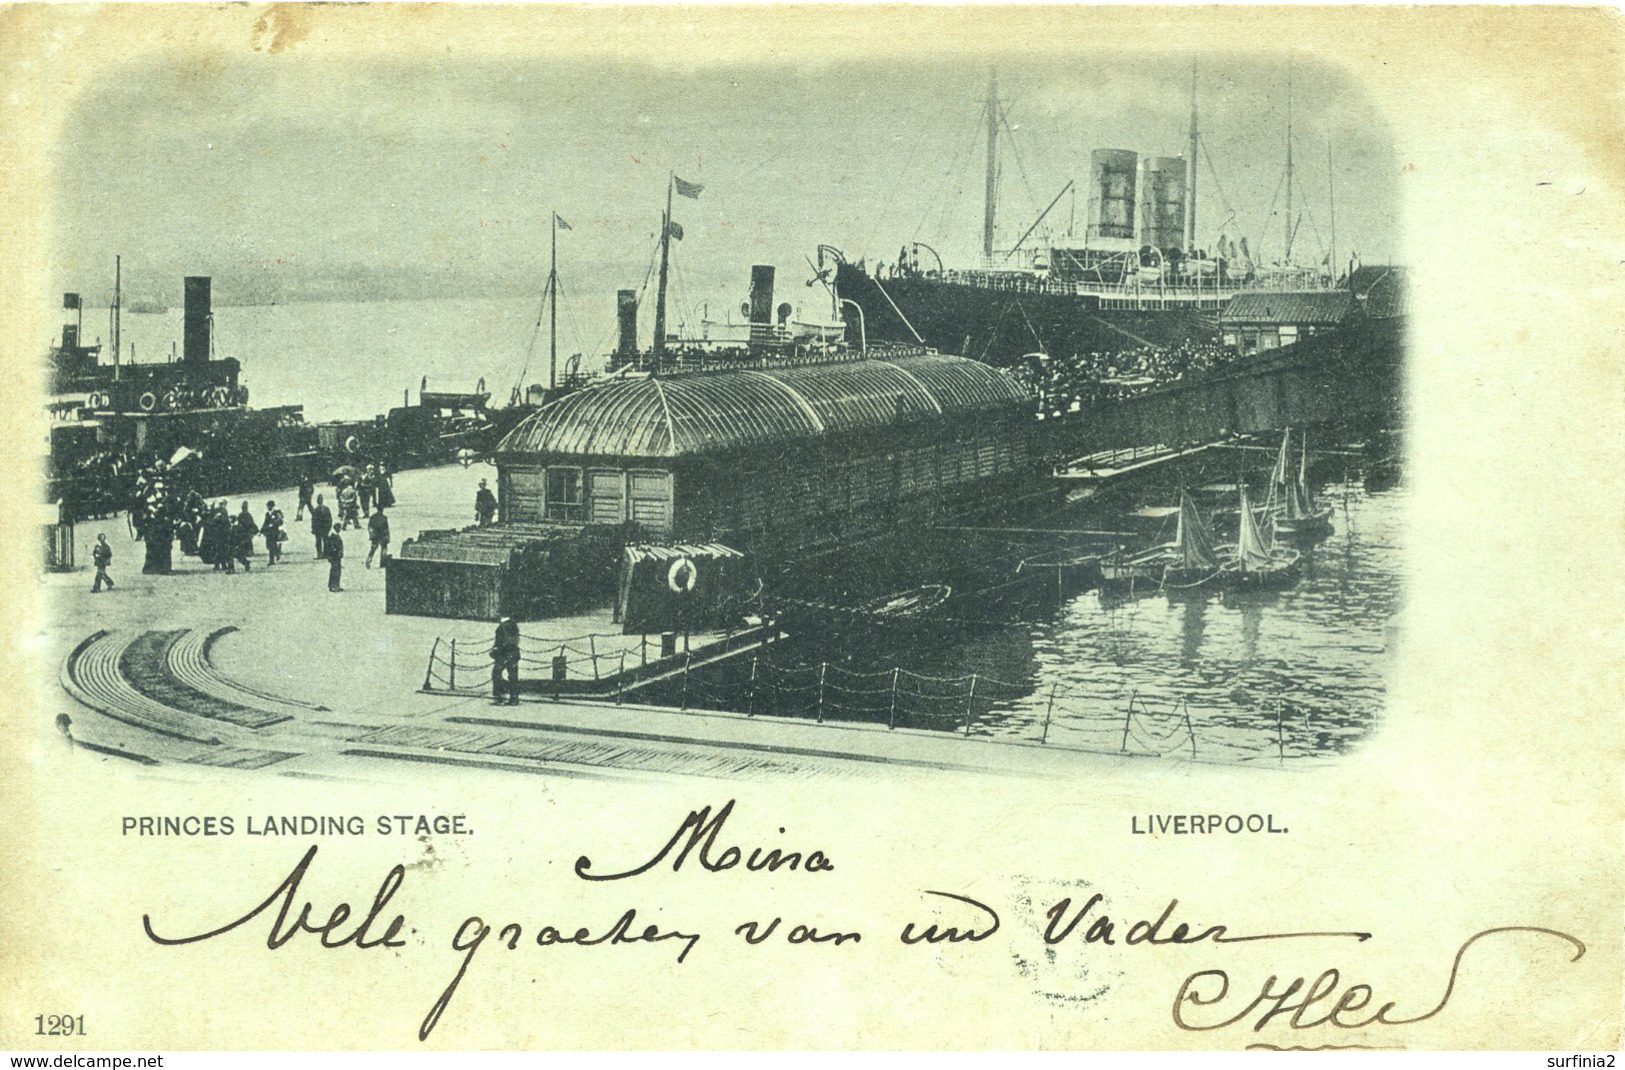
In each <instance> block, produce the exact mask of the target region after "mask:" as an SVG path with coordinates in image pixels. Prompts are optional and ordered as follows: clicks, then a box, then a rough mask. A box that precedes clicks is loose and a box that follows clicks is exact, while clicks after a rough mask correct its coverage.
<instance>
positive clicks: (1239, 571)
mask: <svg viewBox="0 0 1625 1070" xmlns="http://www.w3.org/2000/svg"><path fill="white" fill-rule="evenodd" d="M1219 556H1220V558H1221V559H1222V560H1223V562H1224V583H1225V586H1226V587H1227V588H1228V589H1230V590H1253V591H1258V590H1275V589H1278V588H1281V587H1286V586H1288V585H1290V584H1292V583H1294V582H1296V580H1297V578H1298V566H1299V555H1298V551H1296V550H1292V549H1288V548H1287V547H1284V546H1277V545H1275V538H1274V535H1273V533H1272V532H1271V531H1270V528H1269V526H1268V525H1267V524H1266V525H1265V526H1264V527H1262V528H1261V527H1260V526H1259V523H1258V517H1257V514H1255V513H1254V512H1253V509H1252V507H1251V505H1249V504H1248V501H1247V488H1246V487H1242V488H1241V532H1240V534H1239V535H1238V536H1237V538H1236V544H1235V545H1234V546H1225V547H1220V549H1219Z"/></svg>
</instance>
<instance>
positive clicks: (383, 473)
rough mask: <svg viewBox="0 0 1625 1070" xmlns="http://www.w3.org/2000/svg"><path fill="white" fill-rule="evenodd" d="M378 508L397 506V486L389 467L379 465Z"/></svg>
mask: <svg viewBox="0 0 1625 1070" xmlns="http://www.w3.org/2000/svg"><path fill="white" fill-rule="evenodd" d="M378 508H380V509H393V508H395V487H394V484H393V483H392V482H391V481H390V478H389V469H387V468H385V467H384V466H383V465H382V464H380V465H379V466H378Z"/></svg>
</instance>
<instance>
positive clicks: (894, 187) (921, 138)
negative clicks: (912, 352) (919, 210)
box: [826, 123, 931, 285]
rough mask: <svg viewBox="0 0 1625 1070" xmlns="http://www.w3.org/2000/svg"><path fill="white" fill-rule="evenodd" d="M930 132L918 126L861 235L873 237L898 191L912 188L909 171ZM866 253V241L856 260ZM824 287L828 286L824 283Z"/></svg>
mask: <svg viewBox="0 0 1625 1070" xmlns="http://www.w3.org/2000/svg"><path fill="white" fill-rule="evenodd" d="M930 132H931V128H930V125H929V124H927V123H921V124H920V126H919V129H918V130H917V131H916V132H915V135H914V145H913V147H912V148H910V149H909V150H908V157H907V158H906V159H905V160H904V161H903V167H902V170H900V171H897V172H895V173H894V174H893V175H892V176H891V179H892V180H891V181H889V182H887V183H886V185H887V186H888V187H889V189H888V191H887V193H886V200H885V202H884V203H883V204H882V205H881V207H880V211H879V212H878V213H876V217H875V223H874V225H873V226H872V227H868V228H865V229H864V231H863V233H865V234H867V235H869V236H870V237H873V235H874V234H876V233H878V232H879V230H880V227H881V225H882V224H883V223H884V222H885V220H886V217H887V213H888V212H889V211H890V210H891V206H892V204H893V203H895V202H896V200H897V194H898V191H900V190H901V189H903V187H904V186H909V187H910V188H912V186H913V183H911V182H909V181H908V179H909V177H910V176H911V175H912V174H913V171H912V170H911V169H912V168H913V166H914V161H915V159H916V158H918V157H919V155H920V148H921V146H923V145H924V144H925V141H926V136H927V135H928V134H929V133H930ZM926 211H927V212H929V211H930V208H929V207H928V208H927V209H926ZM918 235H919V228H918V227H916V228H915V236H916V237H918ZM868 252H869V247H868V242H867V240H866V241H865V243H864V244H863V245H862V246H860V247H859V248H858V259H859V260H862V259H864V257H865V256H867V255H868ZM826 285H828V284H827V283H826Z"/></svg>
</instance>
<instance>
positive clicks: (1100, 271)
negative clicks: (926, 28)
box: [818, 70, 1337, 366]
mask: <svg viewBox="0 0 1625 1070" xmlns="http://www.w3.org/2000/svg"><path fill="white" fill-rule="evenodd" d="M1290 100H1291V97H1290V86H1289V89H1288V119H1287V146H1288V147H1287V164H1286V166H1287V175H1286V182H1285V188H1286V227H1285V250H1284V255H1282V256H1281V258H1280V259H1279V260H1278V261H1277V262H1275V263H1273V264H1266V263H1263V262H1262V261H1260V260H1259V259H1257V258H1256V257H1255V254H1254V251H1253V250H1250V249H1249V248H1248V245H1247V240H1246V238H1244V237H1243V238H1240V239H1239V240H1238V239H1236V238H1235V237H1233V236H1232V235H1230V234H1228V233H1226V228H1225V227H1223V226H1221V227H1218V228H1216V230H1215V232H1214V234H1213V238H1212V241H1211V242H1210V243H1207V244H1203V243H1202V242H1201V241H1199V239H1198V231H1197V158H1198V153H1199V152H1200V151H1201V147H1202V141H1201V135H1200V128H1199V126H1198V121H1197V120H1198V116H1197V98H1196V77H1195V72H1194V70H1193V72H1192V78H1191V116H1190V131H1189V138H1188V142H1187V145H1186V151H1185V154H1184V156H1182V157H1181V156H1172V157H1164V156H1141V155H1140V154H1139V153H1137V152H1135V151H1132V150H1127V149H1112V148H1104V149H1096V150H1095V151H1094V152H1093V154H1092V156H1091V166H1090V177H1089V186H1088V190H1087V199H1088V215H1087V225H1086V228H1085V230H1084V232H1083V234H1082V235H1081V236H1077V235H1073V234H1071V233H1067V234H1066V235H1065V236H1062V237H1056V238H1052V239H1048V240H1035V237H1036V234H1037V232H1038V231H1039V228H1040V225H1041V224H1043V222H1044V220H1045V219H1046V218H1047V217H1048V216H1049V215H1050V214H1051V212H1053V211H1054V209H1055V208H1056V206H1057V205H1058V204H1060V203H1061V201H1062V199H1063V198H1065V197H1066V196H1067V194H1068V193H1071V192H1073V186H1074V183H1073V182H1068V183H1067V184H1066V186H1065V187H1063V188H1062V190H1061V192H1060V193H1058V194H1056V196H1055V198H1054V199H1053V200H1052V201H1051V202H1050V203H1049V206H1048V207H1047V208H1045V209H1044V211H1043V212H1042V213H1041V214H1040V215H1039V216H1038V218H1037V219H1036V220H1034V221H1033V223H1032V225H1031V226H1029V227H1027V228H1026V231H1025V232H1024V233H1023V234H1022V235H1021V237H1020V239H1018V240H1017V241H1016V242H1015V244H1014V245H1013V246H1011V247H1010V248H1008V249H997V248H995V244H994V233H995V224H996V222H997V219H998V199H999V154H1000V147H999V146H1000V128H1001V127H1003V128H1004V129H1005V131H1006V132H1007V133H1008V131H1009V130H1010V126H1009V123H1008V121H1007V120H1006V118H1005V112H1004V108H1003V107H1002V105H1001V104H1000V102H999V98H998V83H997V77H996V75H995V76H991V77H990V79H989V85H988V96H987V100H986V101H985V102H984V107H983V117H984V119H985V122H986V154H985V155H986V166H987V174H986V194H985V201H984V211H983V222H982V256H981V259H980V262H979V263H977V264H976V265H975V266H973V267H969V268H953V267H949V266H947V265H945V264H944V263H943V262H942V259H941V257H940V256H939V255H938V254H937V253H936V252H935V250H933V249H932V248H931V247H930V246H927V245H925V244H924V243H922V242H912V243H910V244H908V245H905V246H904V247H902V248H901V249H900V251H899V253H898V259H897V261H896V262H895V263H889V264H888V263H884V262H880V263H876V264H869V263H866V262H863V261H858V262H852V261H849V260H848V259H847V258H846V257H845V256H844V255H843V254H842V253H841V251H840V250H838V249H836V248H835V247H833V246H829V245H824V246H820V247H819V250H818V267H819V270H820V272H821V273H822V275H823V277H825V278H828V276H829V274H830V269H831V267H833V275H834V280H835V286H836V289H837V290H838V292H839V294H840V298H841V299H842V300H843V301H845V302H850V303H851V304H852V305H854V306H856V308H857V309H858V310H859V312H860V316H859V317H858V319H859V320H860V321H861V322H862V324H863V326H864V329H866V330H867V332H868V335H869V337H870V338H881V339H895V340H898V341H909V342H915V343H919V344H924V345H928V346H931V347H933V348H936V349H939V350H942V351H944V352H950V353H960V354H964V355H965V356H970V357H975V358H977V359H980V360H984V361H987V362H988V363H991V364H995V365H1000V366H1005V365H1010V364H1013V363H1015V362H1017V361H1018V360H1020V359H1021V358H1022V357H1023V356H1024V355H1026V354H1031V353H1048V354H1051V355H1057V356H1069V355H1071V354H1074V353H1081V352H1088V351H1117V350H1122V349H1126V348H1132V347H1136V346H1154V347H1159V348H1160V347H1172V346H1178V345H1182V344H1186V343H1197V344H1205V343H1210V342H1213V341H1216V338H1217V333H1218V332H1217V318H1218V313H1219V311H1220V310H1221V309H1223V308H1224V306H1225V304H1226V303H1227V302H1228V301H1229V300H1230V299H1231V298H1232V297H1234V296H1235V295H1236V294H1238V293H1240V292H1242V291H1243V290H1248V289H1269V290H1280V291H1297V292H1302V291H1313V290H1325V289H1328V288H1330V287H1331V286H1332V285H1334V280H1333V279H1331V278H1330V276H1329V274H1328V273H1327V270H1326V269H1325V268H1324V267H1323V268H1304V267H1296V266H1293V263H1292V244H1293V239H1294V237H1295V231H1296V222H1297V217H1295V216H1294V215H1293V209H1292V178H1291V174H1292V149H1291V145H1292V132H1291V103H1290ZM1068 230H1069V231H1070V228H1068ZM1334 246H1335V238H1334ZM1324 263H1325V265H1331V264H1336V263H1337V258H1336V251H1335V247H1334V249H1333V250H1332V252H1331V253H1330V254H1329V255H1328V256H1327V257H1326V259H1325V261H1324Z"/></svg>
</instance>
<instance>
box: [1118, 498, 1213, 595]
mask: <svg viewBox="0 0 1625 1070" xmlns="http://www.w3.org/2000/svg"><path fill="white" fill-rule="evenodd" d="M1222 572H1223V569H1222V566H1221V563H1220V561H1219V557H1218V554H1217V552H1216V551H1215V550H1214V548H1213V533H1212V531H1210V530H1209V529H1208V526H1207V524H1206V522H1204V521H1203V520H1202V514H1201V513H1200V512H1199V511H1198V510H1197V508H1196V503H1195V502H1193V501H1191V496H1190V495H1189V494H1186V493H1184V492H1183V491H1181V492H1180V495H1179V526H1178V528H1177V529H1176V531H1175V533H1174V541H1173V542H1168V543H1163V544H1162V545H1160V546H1153V547H1152V548H1151V549H1149V550H1142V551H1140V552H1139V553H1135V554H1127V555H1114V556H1113V557H1110V558H1103V559H1102V560H1101V562H1100V573H1101V582H1102V584H1103V585H1105V584H1108V583H1109V584H1112V585H1115V586H1118V587H1121V586H1123V585H1125V584H1126V585H1132V586H1139V585H1140V584H1143V583H1149V584H1151V585H1154V586H1157V587H1161V588H1164V589H1179V590H1185V589H1190V588H1196V587H1204V586H1207V585H1208V584H1213V583H1216V582H1217V581H1218V580H1219V579H1220V578H1221V575H1222Z"/></svg>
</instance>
